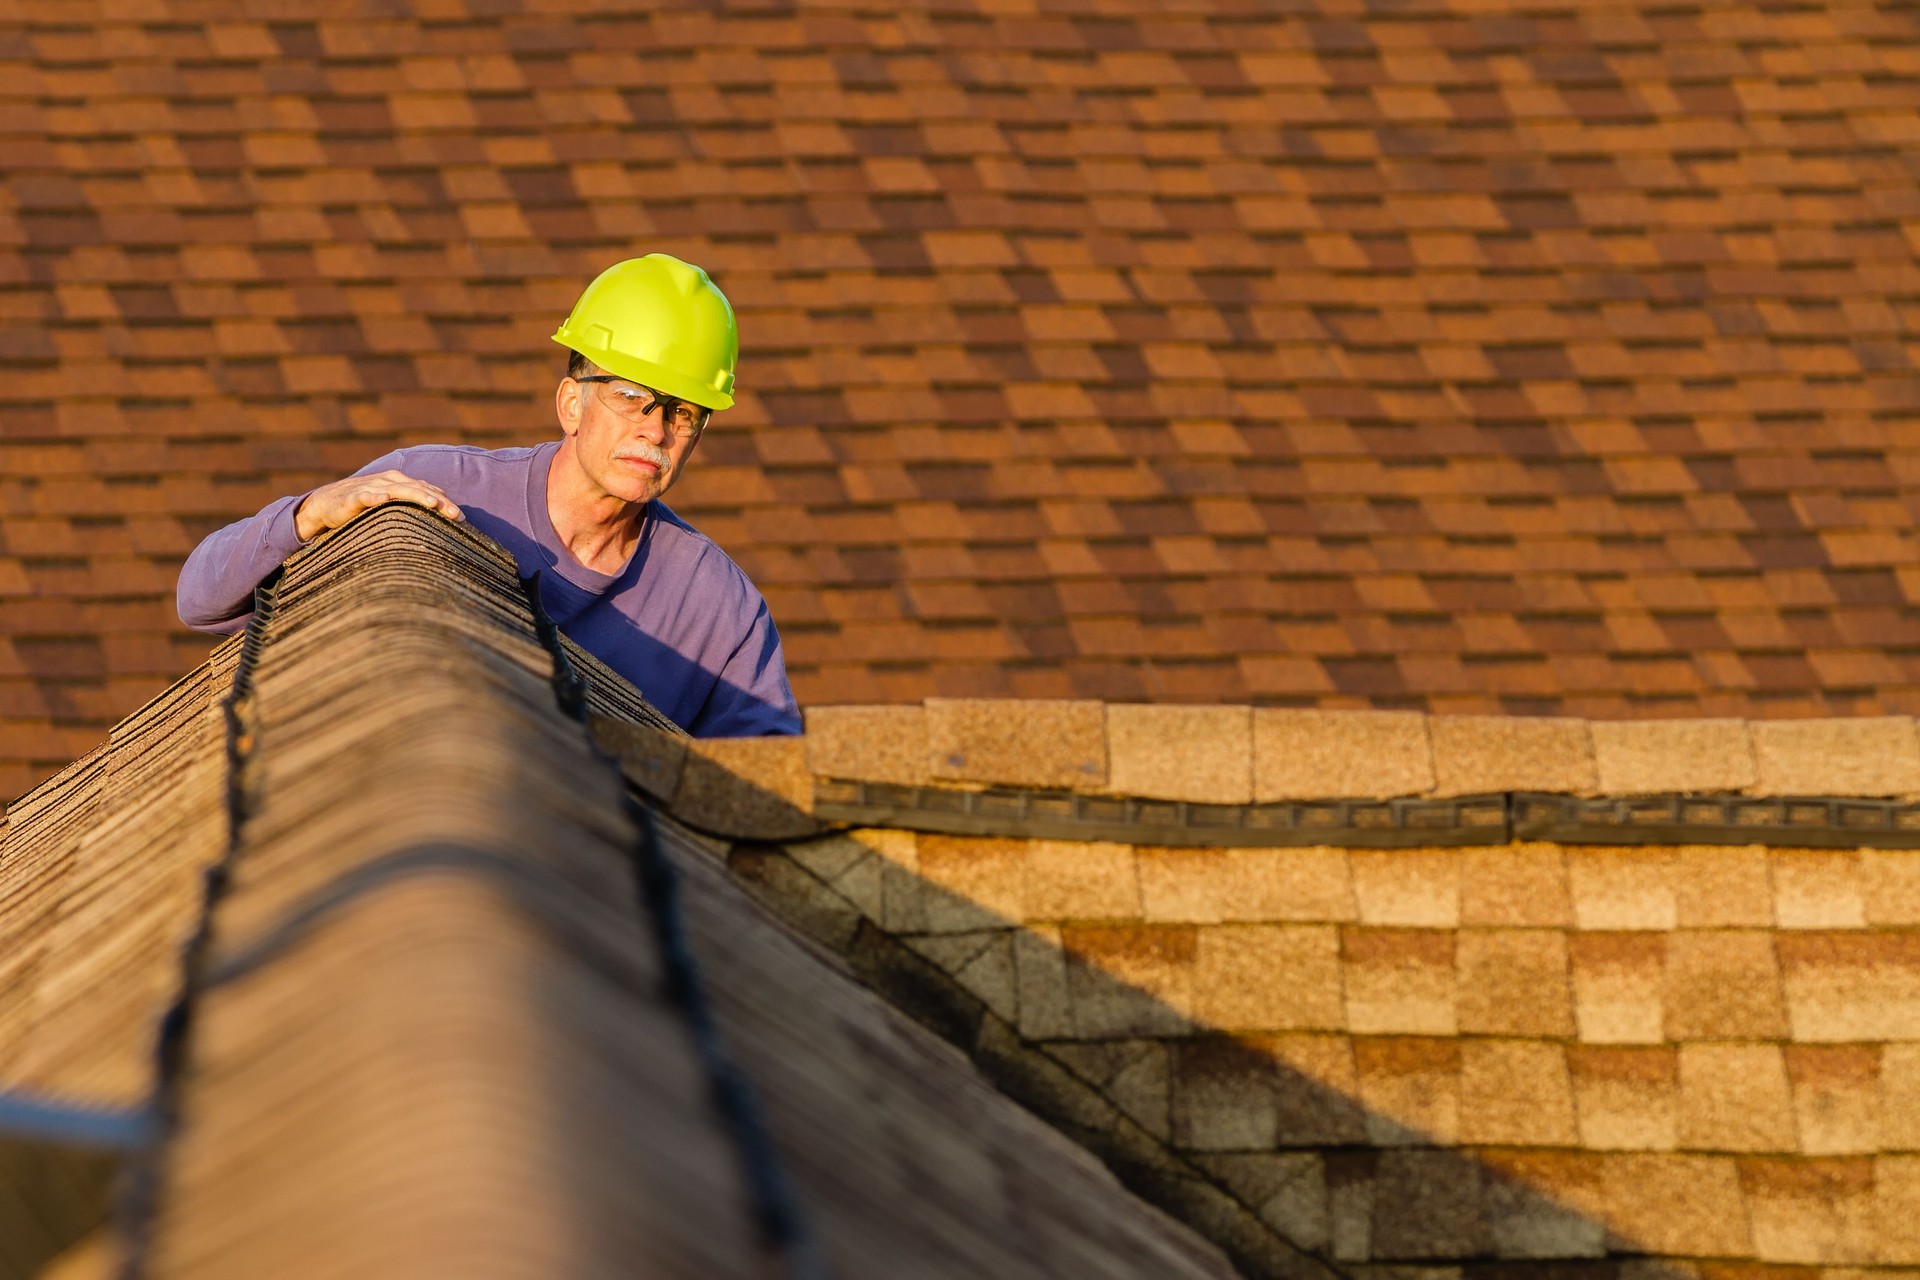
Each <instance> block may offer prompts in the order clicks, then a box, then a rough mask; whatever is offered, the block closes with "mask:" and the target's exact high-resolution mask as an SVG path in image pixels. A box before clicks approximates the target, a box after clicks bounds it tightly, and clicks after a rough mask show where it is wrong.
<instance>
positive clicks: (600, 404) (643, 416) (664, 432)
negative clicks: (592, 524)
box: [554, 375, 700, 503]
mask: <svg viewBox="0 0 1920 1280" xmlns="http://www.w3.org/2000/svg"><path fill="white" fill-rule="evenodd" d="M595 376H597V377H604V376H605V375H595ZM650 400H651V397H650V396H649V395H648V394H647V393H646V392H645V391H644V390H643V389H642V388H639V387H636V386H635V385H634V384H633V383H630V382H625V381H611V382H608V381H592V382H582V381H578V380H576V379H574V378H571V377H569V378H565V379H563V380H562V381H561V383H560V387H559V390H558V391H557V392H556V393H555V397H554V409H555V411H556V413H557V414H558V415H559V418H560V429H561V430H562V431H564V432H566V433H567V436H568V437H569V438H570V439H571V440H572V442H573V452H574V457H575V459H576V460H577V461H578V462H579V465H580V470H581V471H582V472H583V473H584V474H585V475H586V476H587V478H588V479H589V480H591V481H592V482H593V483H594V485H595V486H596V487H597V488H599V489H600V490H601V491H602V492H604V493H606V494H607V495H609V496H611V497H615V498H619V499H620V500H621V501H623V502H634V503H639V502H651V501H653V500H654V499H655V498H657V497H659V496H660V495H661V494H663V493H665V492H666V491H667V490H668V489H671V488H672V487H673V485H674V482H675V481H677V480H678V479H679V478H680V472H681V469H682V468H684V467H685V466H686V465H687V459H688V458H690V457H692V456H693V450H694V447H695V446H696V445H698V444H699V442H700V437H699V434H698V433H697V432H695V433H693V434H686V433H684V427H685V426H686V425H687V424H686V422H685V420H684V417H683V418H682V421H681V427H682V429H683V430H681V431H676V430H675V424H674V423H673V422H672V421H670V420H669V414H670V413H671V411H672V405H673V402H672V401H671V400H668V401H664V402H663V403H662V404H659V405H655V406H653V408H652V411H651V412H645V413H643V412H641V411H640V408H641V406H643V405H645V404H647V403H648V402H649V401H650ZM693 412H694V413H698V412H699V411H698V410H694V411H693Z"/></svg>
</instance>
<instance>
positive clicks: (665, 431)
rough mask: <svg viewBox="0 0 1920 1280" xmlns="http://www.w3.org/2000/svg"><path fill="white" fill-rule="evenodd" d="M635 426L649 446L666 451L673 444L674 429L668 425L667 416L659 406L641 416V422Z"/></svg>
mask: <svg viewBox="0 0 1920 1280" xmlns="http://www.w3.org/2000/svg"><path fill="white" fill-rule="evenodd" d="M635 425H636V426H637V427H638V429H639V431H640V436H641V438H642V439H644V440H646V441H647V442H648V443H649V444H656V445H659V446H660V447H661V448H662V449H664V448H666V447H667V446H668V445H669V444H671V443H673V428H671V427H669V426H668V425H667V415H666V414H665V413H664V412H662V411H661V409H660V406H659V405H654V406H653V407H652V408H649V409H648V410H647V411H646V412H645V413H643V414H641V415H640V421H639V422H638V423H636V424H635Z"/></svg>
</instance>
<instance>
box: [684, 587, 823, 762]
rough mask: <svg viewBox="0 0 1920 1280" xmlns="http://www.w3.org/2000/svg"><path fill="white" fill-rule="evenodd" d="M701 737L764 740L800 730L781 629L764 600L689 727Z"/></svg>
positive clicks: (797, 708) (690, 731)
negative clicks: (788, 675)
mask: <svg viewBox="0 0 1920 1280" xmlns="http://www.w3.org/2000/svg"><path fill="white" fill-rule="evenodd" d="M687 732H688V733H690V734H692V735H693V736H694V737H696V738H762V737H772V736H777V735H783V734H788V735H790V734H797V733H799V732H800V705H799V703H797V702H795V701H794V697H793V686H792V685H791V684H789V683H787V659H786V655H785V653H784V652H783V651H782V649H781V647H780V632H779V631H778V630H777V629H776V628H775V627H774V625H773V615H772V614H771V613H769V612H767V602H766V601H765V600H761V601H760V602H759V608H758V609H757V610H755V612H754V616H753V622H752V624H751V625H750V626H749V627H748V629H747V634H746V637H745V638H744V639H742V640H741V641H740V643H739V645H738V646H737V647H736V648H735V649H734V651H733V653H732V655H731V656H730V657H729V658H728V659H727V662H726V665H725V666H724V667H722V668H721V669H720V679H719V680H717V681H716V682H715V683H714V686H713V692H711V693H709V694H708V695H707V701H706V703H705V705H703V706H702V707H701V708H700V713H699V714H698V715H696V716H695V717H694V718H693V723H692V724H689V725H688V726H687Z"/></svg>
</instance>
